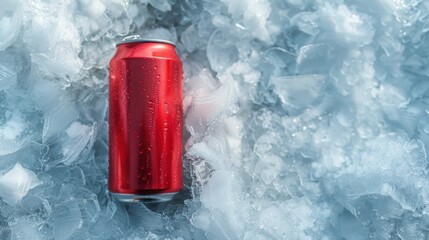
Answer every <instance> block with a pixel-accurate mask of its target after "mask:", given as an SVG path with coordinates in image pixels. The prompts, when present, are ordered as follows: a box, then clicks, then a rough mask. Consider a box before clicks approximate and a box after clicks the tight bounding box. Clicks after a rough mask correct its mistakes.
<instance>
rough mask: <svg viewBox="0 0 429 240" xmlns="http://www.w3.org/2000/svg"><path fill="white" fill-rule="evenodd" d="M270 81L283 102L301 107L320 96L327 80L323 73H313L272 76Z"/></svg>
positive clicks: (306, 105)
mask: <svg viewBox="0 0 429 240" xmlns="http://www.w3.org/2000/svg"><path fill="white" fill-rule="evenodd" d="M270 82H271V83H272V84H273V85H274V92H275V93H276V94H277V95H278V96H279V97H280V100H281V101H282V103H283V104H286V105H288V106H290V107H293V108H295V109H303V108H307V107H309V106H310V104H311V103H312V102H313V101H314V100H316V99H317V97H319V96H320V93H321V91H322V90H323V89H324V88H325V86H326V84H327V82H328V81H327V77H326V76H325V75H318V74H314V75H298V76H282V77H272V78H271V80H270Z"/></svg>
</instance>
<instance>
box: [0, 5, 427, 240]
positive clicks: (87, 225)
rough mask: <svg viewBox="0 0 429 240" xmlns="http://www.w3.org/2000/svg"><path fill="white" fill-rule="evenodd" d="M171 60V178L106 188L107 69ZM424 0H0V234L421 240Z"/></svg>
mask: <svg viewBox="0 0 429 240" xmlns="http://www.w3.org/2000/svg"><path fill="white" fill-rule="evenodd" d="M132 34H140V35H142V36H146V37H160V38H167V39H170V40H172V41H174V42H176V43H177V49H178V52H179V54H180V56H181V57H182V59H183V62H184V91H185V94H184V96H185V98H184V106H185V109H186V111H185V112H186V116H185V119H186V120H185V121H186V122H185V125H186V130H185V131H186V134H185V139H184V142H185V143H186V145H185V148H186V154H185V156H184V169H185V188H184V190H183V192H182V193H181V195H179V196H178V197H177V198H176V199H175V200H174V201H173V202H171V203H163V204H152V205H146V206H145V205H143V204H121V203H118V202H116V201H114V200H113V199H112V198H111V196H109V194H108V193H107V191H106V188H107V180H106V176H107V160H108V159H107V149H108V148H107V117H106V110H107V90H108V84H107V83H108V81H107V77H108V69H107V64H108V61H109V60H110V57H111V56H112V55H113V53H114V51H115V42H117V41H119V40H121V39H122V38H123V37H124V36H126V35H132ZM428 55H429V1H426V0H368V1H357V0H356V1H352V0H345V1H343V0H329V1H324V0H279V1H277V0H271V1H269V0H234V1H228V0H220V1H218V0H204V1H199V0H194V1H191V0H140V1H138V0H133V1H130V2H127V1H126V0H112V1H108V0H78V1H72V0H66V1H55V0H0V197H1V201H0V239H2V240H3V239H4V240H9V239H20V240H31V239H34V240H41V239H60V240H63V239H64V240H65V239H97V240H98V239H99V240H104V239H133V240H138V239H216V240H217V239H246V240H250V239H251V240H259V239H413V240H415V239H429V209H428V208H427V206H428V204H429V172H428V162H427V155H426V151H427V148H428V147H429V58H428Z"/></svg>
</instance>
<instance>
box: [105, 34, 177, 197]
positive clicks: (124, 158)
mask: <svg viewBox="0 0 429 240" xmlns="http://www.w3.org/2000/svg"><path fill="white" fill-rule="evenodd" d="M109 66H110V73H109V190H110V192H111V193H112V194H113V195H114V196H116V197H117V198H118V199H119V200H120V201H125V202H134V201H145V202H159V201H168V200H170V199H171V198H172V197H173V196H174V195H175V194H176V193H178V192H179V191H180V190H181V189H182V126H183V108H182V78H183V76H182V62H181V61H180V59H179V57H178V55H177V53H176V49H175V46H174V44H173V43H171V42H169V41H164V40H142V39H138V40H135V39H134V40H129V41H123V42H120V43H118V44H117V51H116V53H115V55H114V56H113V58H112V60H111V61H110V64H109Z"/></svg>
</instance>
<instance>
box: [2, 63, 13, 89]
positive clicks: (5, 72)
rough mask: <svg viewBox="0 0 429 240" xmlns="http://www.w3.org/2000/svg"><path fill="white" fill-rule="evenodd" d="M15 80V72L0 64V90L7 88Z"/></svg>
mask: <svg viewBox="0 0 429 240" xmlns="http://www.w3.org/2000/svg"><path fill="white" fill-rule="evenodd" d="M15 82H16V72H15V71H13V70H12V69H10V68H8V67H6V66H3V65H0V90H3V89H8V88H9V87H11V86H12V85H14V84H15Z"/></svg>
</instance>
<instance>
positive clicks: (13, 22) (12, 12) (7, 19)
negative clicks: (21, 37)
mask: <svg viewBox="0 0 429 240" xmlns="http://www.w3.org/2000/svg"><path fill="white" fill-rule="evenodd" d="M22 22H23V10H22V6H21V3H20V2H16V1H12V0H5V1H3V2H2V8H1V9H0V51H2V50H4V49H6V48H7V47H9V46H10V45H11V44H12V43H13V41H14V40H15V38H16V37H17V35H18V33H19V32H20V30H21V26H22Z"/></svg>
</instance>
